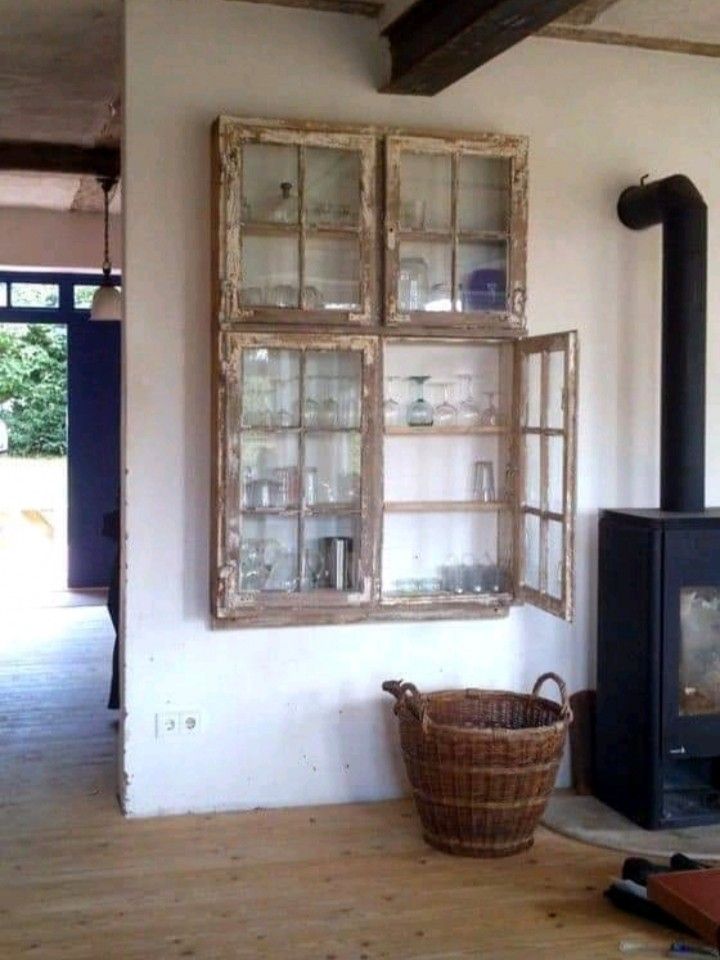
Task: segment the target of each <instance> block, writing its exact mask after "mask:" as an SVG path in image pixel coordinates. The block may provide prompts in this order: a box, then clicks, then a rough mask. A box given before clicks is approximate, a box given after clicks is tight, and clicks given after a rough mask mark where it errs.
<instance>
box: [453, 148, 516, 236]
mask: <svg viewBox="0 0 720 960" xmlns="http://www.w3.org/2000/svg"><path fill="white" fill-rule="evenodd" d="M458 180H459V191H458V229H459V230H460V232H461V233H463V232H465V233H475V232H479V231H485V230H491V231H498V232H503V233H504V232H506V231H507V229H508V220H509V209H510V160H508V159H505V158H504V157H472V156H465V157H460V163H459V169H458Z"/></svg>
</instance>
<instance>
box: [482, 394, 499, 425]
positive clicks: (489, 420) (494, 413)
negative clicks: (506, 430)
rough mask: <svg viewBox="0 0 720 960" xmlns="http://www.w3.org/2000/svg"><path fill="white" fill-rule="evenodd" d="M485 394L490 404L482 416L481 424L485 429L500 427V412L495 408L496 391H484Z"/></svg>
mask: <svg viewBox="0 0 720 960" xmlns="http://www.w3.org/2000/svg"><path fill="white" fill-rule="evenodd" d="M483 394H484V395H485V396H486V397H487V398H488V402H487V406H486V407H485V408H484V409H483V411H482V413H481V414H480V422H481V423H482V425H483V426H484V427H497V426H499V425H500V411H499V410H498V408H497V407H496V406H495V391H494V390H484V391H483Z"/></svg>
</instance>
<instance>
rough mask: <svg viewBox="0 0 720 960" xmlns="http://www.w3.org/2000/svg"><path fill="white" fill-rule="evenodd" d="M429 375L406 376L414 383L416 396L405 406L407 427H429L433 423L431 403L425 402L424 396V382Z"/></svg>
mask: <svg viewBox="0 0 720 960" xmlns="http://www.w3.org/2000/svg"><path fill="white" fill-rule="evenodd" d="M429 379H430V377H428V376H422V377H408V380H409V381H410V382H411V383H414V384H415V387H416V397H415V399H414V400H413V401H412V403H411V404H410V405H409V406H408V408H407V414H406V421H407V425H408V426H409V427H431V426H432V425H433V418H434V411H433V408H432V405H431V404H429V403H428V402H427V400H426V399H425V396H424V384H425V382H426V381H427V380H429Z"/></svg>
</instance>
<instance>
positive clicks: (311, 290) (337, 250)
mask: <svg viewBox="0 0 720 960" xmlns="http://www.w3.org/2000/svg"><path fill="white" fill-rule="evenodd" d="M304 294H305V309H306V310H317V309H326V310H347V309H351V308H353V307H357V306H358V305H359V303H360V251H359V249H358V241H357V240H355V239H347V240H345V239H338V238H334V239H332V240H331V239H328V238H325V237H309V238H308V239H307V241H306V244H305V288H304Z"/></svg>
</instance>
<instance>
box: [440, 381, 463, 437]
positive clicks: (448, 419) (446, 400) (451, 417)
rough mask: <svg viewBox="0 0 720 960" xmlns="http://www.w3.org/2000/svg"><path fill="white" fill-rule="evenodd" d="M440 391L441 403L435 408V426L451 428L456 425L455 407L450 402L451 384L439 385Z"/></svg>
mask: <svg viewBox="0 0 720 960" xmlns="http://www.w3.org/2000/svg"><path fill="white" fill-rule="evenodd" d="M438 387H439V388H440V389H441V390H442V401H441V402H440V403H439V404H437V406H436V407H435V425H436V426H438V427H452V426H454V425H455V424H456V423H457V413H458V412H457V407H454V406H453V405H452V403H451V402H450V391H451V390H452V384H451V383H439V384H438Z"/></svg>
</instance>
